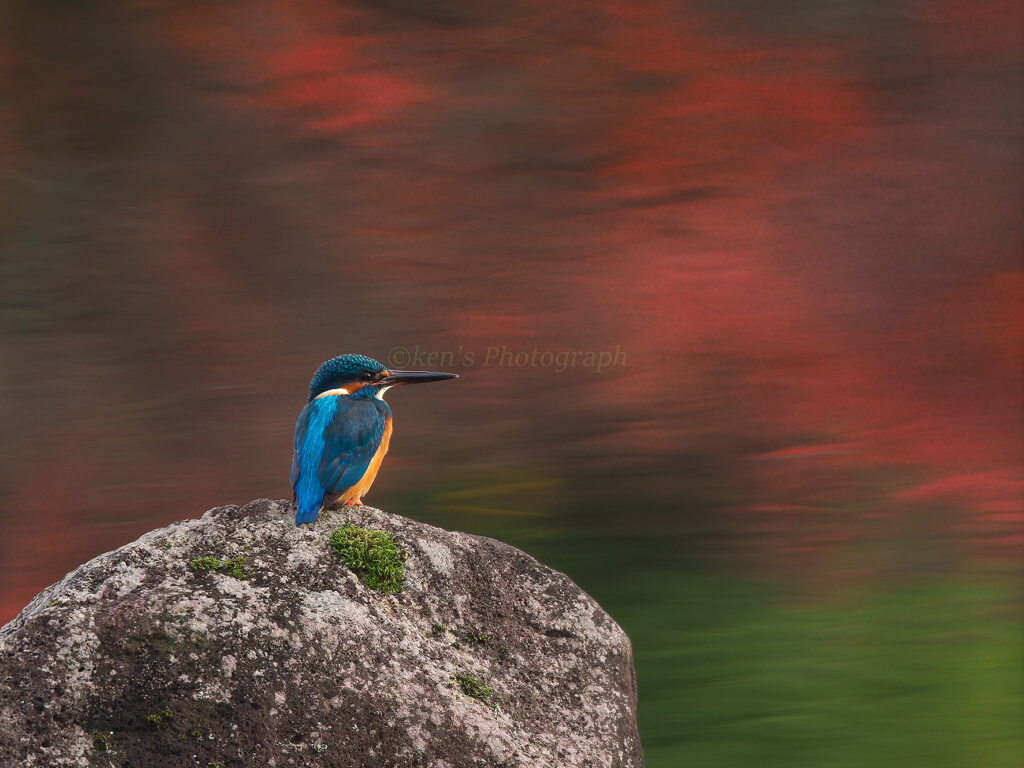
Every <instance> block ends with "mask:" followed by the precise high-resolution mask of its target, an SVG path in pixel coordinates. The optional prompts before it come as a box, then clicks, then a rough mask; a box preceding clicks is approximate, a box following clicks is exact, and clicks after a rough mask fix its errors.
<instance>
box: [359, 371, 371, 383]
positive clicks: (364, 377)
mask: <svg viewBox="0 0 1024 768" xmlns="http://www.w3.org/2000/svg"><path fill="white" fill-rule="evenodd" d="M359 378H361V379H362V380H363V381H369V380H370V379H372V378H373V374H372V373H369V372H367V373H364V374H361V375H360V377H359Z"/></svg>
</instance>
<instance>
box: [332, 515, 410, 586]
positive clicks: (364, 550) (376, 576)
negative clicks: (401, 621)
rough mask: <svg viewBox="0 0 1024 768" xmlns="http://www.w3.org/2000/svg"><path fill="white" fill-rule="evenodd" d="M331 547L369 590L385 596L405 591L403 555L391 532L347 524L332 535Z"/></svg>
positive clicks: (404, 555)
mask: <svg viewBox="0 0 1024 768" xmlns="http://www.w3.org/2000/svg"><path fill="white" fill-rule="evenodd" d="M330 547H331V550H332V551H333V552H334V554H336V555H337V556H338V557H339V558H341V560H342V562H344V563H345V565H347V566H348V567H349V568H351V569H352V571H354V572H355V574H356V575H357V576H358V577H359V578H360V579H362V580H363V583H364V584H366V586H368V587H370V588H371V589H375V590H377V591H378V592H380V593H381V594H382V595H388V594H391V593H393V592H401V591H402V590H403V589H404V588H405V585H404V581H405V558H406V554H405V551H404V550H403V549H402V548H401V547H399V546H398V542H396V541H395V540H394V539H393V538H392V536H391V534H390V533H387V532H385V531H378V530H374V529H373V528H360V527H359V526H356V525H346V526H345V527H344V528H339V529H338V530H336V531H335V532H334V533H332V534H331V541H330Z"/></svg>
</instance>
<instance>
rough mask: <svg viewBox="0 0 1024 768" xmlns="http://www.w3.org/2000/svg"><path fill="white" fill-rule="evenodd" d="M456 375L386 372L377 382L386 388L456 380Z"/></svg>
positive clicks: (436, 372)
mask: <svg viewBox="0 0 1024 768" xmlns="http://www.w3.org/2000/svg"><path fill="white" fill-rule="evenodd" d="M457 378H459V374H457V373H441V372H439V371H395V370H391V371H388V375H387V376H385V377H384V378H383V379H381V380H380V381H378V382H377V383H378V384H382V385H384V386H386V387H395V386H398V385H399V384H426V383H427V382H428V381H444V380H445V379H457Z"/></svg>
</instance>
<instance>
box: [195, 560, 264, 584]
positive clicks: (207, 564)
mask: <svg viewBox="0 0 1024 768" xmlns="http://www.w3.org/2000/svg"><path fill="white" fill-rule="evenodd" d="M248 565H249V561H248V560H246V559H245V558H244V557H228V558H220V557H197V558H196V559H195V560H191V561H189V564H188V567H189V568H191V569H192V570H193V571H195V572H196V573H199V572H201V571H217V572H219V573H225V574H227V575H228V576H232V577H234V578H236V579H248V578H249V574H248V573H246V571H245V569H246V566H248Z"/></svg>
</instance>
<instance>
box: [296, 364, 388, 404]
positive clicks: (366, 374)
mask: <svg viewBox="0 0 1024 768" xmlns="http://www.w3.org/2000/svg"><path fill="white" fill-rule="evenodd" d="M385 371H387V368H385V367H384V364H383V363H380V362H378V361H377V360H374V359H373V358H372V357H367V356H366V355H338V356H337V357H332V358H331V359H330V360H328V361H327V362H325V363H323V364H322V365H321V366H320V367H319V368H317V369H316V373H315V374H313V380H312V381H310V382H309V399H310V400H312V399H313V398H315V397H316V396H317V395H319V394H320V393H321V392H327V391H328V390H331V389H337V388H338V387H344V386H345V385H346V384H351V383H352V382H355V381H358V382H360V383H368V382H371V381H373V380H374V379H376V378H380V374H382V373H384V372H385Z"/></svg>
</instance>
